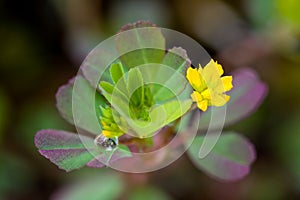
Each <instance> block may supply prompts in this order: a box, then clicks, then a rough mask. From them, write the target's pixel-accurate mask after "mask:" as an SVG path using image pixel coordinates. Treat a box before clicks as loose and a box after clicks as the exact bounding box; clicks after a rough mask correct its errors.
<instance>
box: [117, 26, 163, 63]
mask: <svg viewBox="0 0 300 200" xmlns="http://www.w3.org/2000/svg"><path fill="white" fill-rule="evenodd" d="M116 48H117V51H118V52H119V55H120V56H121V57H120V59H121V61H122V62H123V63H124V64H125V65H126V66H127V67H130V68H132V67H136V66H139V65H142V64H150V63H160V62H161V60H162V58H163V56H164V54H165V52H164V50H165V38H164V36H163V35H162V33H161V30H160V28H158V27H155V25H154V24H151V23H150V22H145V21H139V22H136V23H134V24H129V25H126V26H123V28H122V29H121V31H120V32H119V33H118V35H117V36H116Z"/></svg>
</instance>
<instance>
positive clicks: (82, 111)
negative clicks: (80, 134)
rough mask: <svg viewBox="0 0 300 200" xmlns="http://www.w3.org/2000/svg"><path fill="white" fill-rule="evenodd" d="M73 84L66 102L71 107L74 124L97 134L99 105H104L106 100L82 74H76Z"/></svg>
mask: <svg viewBox="0 0 300 200" xmlns="http://www.w3.org/2000/svg"><path fill="white" fill-rule="evenodd" d="M74 84H75V86H76V88H75V87H74V88H73V90H72V98H71V101H69V102H67V103H68V106H70V107H72V108H73V109H72V111H73V112H74V113H73V115H74V116H76V126H78V127H80V128H82V129H84V130H87V131H88V132H90V133H92V134H95V135H97V134H99V127H98V125H99V122H98V119H99V117H100V115H101V110H100V107H99V106H103V105H106V100H105V98H104V97H103V96H102V95H101V94H100V93H99V92H98V91H97V90H96V89H94V88H93V87H91V86H90V84H89V82H88V81H87V80H86V79H84V78H83V77H82V76H77V77H76V79H75V81H74ZM93 100H94V103H95V104H93ZM96 120H97V121H96Z"/></svg>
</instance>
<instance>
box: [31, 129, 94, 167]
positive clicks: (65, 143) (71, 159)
mask: <svg viewBox="0 0 300 200" xmlns="http://www.w3.org/2000/svg"><path fill="white" fill-rule="evenodd" d="M81 138H84V139H85V145H86V143H87V142H88V144H89V145H88V146H85V145H84V144H83V143H82V141H81V139H80V138H79V135H78V134H75V133H70V132H65V131H56V130H41V131H39V132H37V134H36V136H35V145H36V147H37V148H38V149H39V152H40V154H41V155H43V156H45V157H46V158H48V159H49V160H50V161H51V162H53V163H54V164H56V165H57V166H58V167H59V168H61V169H64V170H66V171H71V170H74V169H78V168H80V167H83V166H84V165H86V164H87V163H88V162H89V161H90V160H92V159H93V155H92V154H90V153H89V151H88V150H87V148H95V147H96V146H95V145H94V142H93V139H91V138H87V137H83V136H81Z"/></svg>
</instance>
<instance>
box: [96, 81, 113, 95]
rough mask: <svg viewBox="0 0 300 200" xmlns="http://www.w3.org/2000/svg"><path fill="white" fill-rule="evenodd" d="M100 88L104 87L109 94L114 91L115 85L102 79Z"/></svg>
mask: <svg viewBox="0 0 300 200" xmlns="http://www.w3.org/2000/svg"><path fill="white" fill-rule="evenodd" d="M99 86H100V88H101V89H103V90H104V91H105V92H107V93H108V94H112V93H113V91H114V86H113V85H112V84H110V83H109V82H106V81H101V82H100V84H99Z"/></svg>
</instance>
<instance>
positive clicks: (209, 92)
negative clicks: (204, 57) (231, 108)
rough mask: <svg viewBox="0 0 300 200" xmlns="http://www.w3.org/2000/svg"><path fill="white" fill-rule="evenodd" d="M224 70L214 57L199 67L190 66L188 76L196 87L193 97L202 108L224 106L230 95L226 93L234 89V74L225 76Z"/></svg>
mask: <svg viewBox="0 0 300 200" xmlns="http://www.w3.org/2000/svg"><path fill="white" fill-rule="evenodd" d="M223 73H224V70H223V68H222V66H221V65H220V64H218V63H217V62H215V61H214V60H213V59H211V60H210V62H209V63H208V64H207V65H206V66H205V67H204V68H202V67H201V65H200V64H199V69H193V68H192V67H189V68H188V70H187V74H186V78H187V79H188V81H189V83H190V84H191V86H192V87H193V88H194V91H193V93H192V94H191V98H192V99H193V101H194V102H197V106H198V108H199V109H200V110H202V111H206V110H207V107H208V106H223V105H225V104H226V103H227V102H228V101H229V99H230V96H228V95H227V94H225V92H228V91H229V90H231V89H232V87H233V85H232V76H223V77H221V76H222V75H223Z"/></svg>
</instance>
